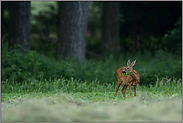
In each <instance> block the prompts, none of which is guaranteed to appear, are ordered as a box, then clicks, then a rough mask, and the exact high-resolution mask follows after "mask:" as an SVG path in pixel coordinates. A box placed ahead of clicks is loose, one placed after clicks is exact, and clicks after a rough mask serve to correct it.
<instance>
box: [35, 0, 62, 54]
mask: <svg viewBox="0 0 183 123" xmlns="http://www.w3.org/2000/svg"><path fill="white" fill-rule="evenodd" d="M56 3H57V2H55V1H47V2H45V1H44V2H41V1H39V2H38V1H32V2H31V33H32V35H31V50H35V51H37V52H38V53H42V54H44V55H46V56H50V57H54V55H55V51H56V50H55V49H56V41H57V25H58V18H57V17H58V15H57V13H58V12H57V11H58V7H57V4H56Z"/></svg>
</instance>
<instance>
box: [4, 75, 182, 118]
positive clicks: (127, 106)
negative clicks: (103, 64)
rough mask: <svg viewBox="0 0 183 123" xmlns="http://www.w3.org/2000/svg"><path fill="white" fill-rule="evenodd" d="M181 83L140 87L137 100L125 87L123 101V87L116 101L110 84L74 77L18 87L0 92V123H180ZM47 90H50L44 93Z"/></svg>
mask: <svg viewBox="0 0 183 123" xmlns="http://www.w3.org/2000/svg"><path fill="white" fill-rule="evenodd" d="M162 82H164V83H162ZM181 83H182V80H181V79H175V78H174V79H173V80H171V79H168V78H166V81H165V80H164V79H163V80H159V79H157V81H156V84H155V86H151V87H150V88H148V87H145V86H140V85H139V86H138V87H137V96H136V97H134V96H132V98H130V96H129V89H128V88H127V91H126V95H127V98H126V99H125V98H124V97H123V96H122V93H121V89H122V87H120V89H119V91H118V96H117V98H115V86H114V85H113V84H110V85H106V84H103V85H101V84H99V83H98V82H97V81H93V82H91V83H90V84H87V83H86V82H83V83H82V82H81V81H80V80H77V79H75V80H74V79H73V78H70V80H65V79H64V78H61V79H60V80H55V81H53V83H52V84H50V82H47V83H46V82H45V83H44V84H42V85H41V86H39V87H40V88H42V89H39V88H38V87H36V86H34V88H35V90H34V91H33V89H32V91H26V90H24V91H21V89H23V88H21V87H18V86H17V87H15V88H16V89H14V91H13V90H11V91H12V92H11V93H5V92H2V93H1V101H2V102H1V111H2V121H24V122H28V121H31V122H39V121H42V122H44V121H45V122H46V121H50V122H54V121H57V122H59V121H70V122H74V121H75V122H76V121H80V122H82V121H85V122H87V121H90V122H94V121H101V122H106V121H111V122H118V121H126V122H130V121H133V122H135V121H141V122H142V121H151V122H153V121H162V122H163V121H172V122H175V121H177V122H178V121H179V122H180V121H181V120H182V119H181V116H182V107H181V106H182V84H181ZM61 85H63V86H61ZM27 87H28V88H27V89H29V90H31V88H33V86H29V85H27ZM46 87H49V88H50V89H47V91H43V88H46ZM2 88H3V86H2ZM15 90H16V91H15ZM17 90H19V92H17Z"/></svg>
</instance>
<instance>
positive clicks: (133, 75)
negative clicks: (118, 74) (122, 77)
mask: <svg viewBox="0 0 183 123" xmlns="http://www.w3.org/2000/svg"><path fill="white" fill-rule="evenodd" d="M130 74H131V77H132V78H133V79H134V80H136V81H139V77H138V76H137V75H136V74H135V73H134V72H133V71H132V72H130Z"/></svg>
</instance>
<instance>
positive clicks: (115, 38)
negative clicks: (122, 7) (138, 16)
mask: <svg viewBox="0 0 183 123" xmlns="http://www.w3.org/2000/svg"><path fill="white" fill-rule="evenodd" d="M102 19H103V20H102V22H103V23H102V24H103V25H102V46H103V50H104V51H105V50H109V51H112V52H113V53H118V52H119V2H103V15H102Z"/></svg>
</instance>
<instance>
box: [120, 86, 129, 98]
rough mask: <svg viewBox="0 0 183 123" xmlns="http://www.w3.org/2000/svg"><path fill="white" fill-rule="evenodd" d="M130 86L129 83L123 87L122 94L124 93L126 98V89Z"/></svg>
mask: <svg viewBox="0 0 183 123" xmlns="http://www.w3.org/2000/svg"><path fill="white" fill-rule="evenodd" d="M127 87H128V85H124V86H123V89H122V91H121V92H122V94H123V96H124V98H126V95H125V91H126V88H127Z"/></svg>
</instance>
